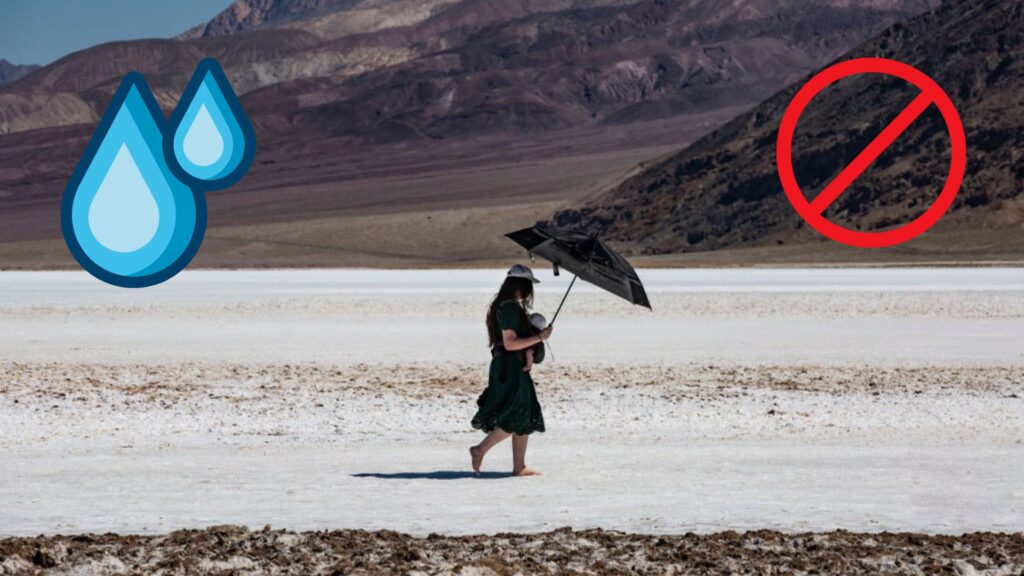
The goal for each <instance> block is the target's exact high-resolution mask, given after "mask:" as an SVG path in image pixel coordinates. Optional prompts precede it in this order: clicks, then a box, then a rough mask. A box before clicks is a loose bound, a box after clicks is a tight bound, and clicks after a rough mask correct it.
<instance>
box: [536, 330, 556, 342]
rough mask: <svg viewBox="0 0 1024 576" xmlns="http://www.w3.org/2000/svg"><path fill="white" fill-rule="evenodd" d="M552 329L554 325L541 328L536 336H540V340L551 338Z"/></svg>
mask: <svg viewBox="0 0 1024 576" xmlns="http://www.w3.org/2000/svg"><path fill="white" fill-rule="evenodd" d="M554 330H555V327H554V326H548V327H547V328H545V329H543V330H541V331H540V334H538V336H540V340H541V342H543V341H545V340H547V339H548V338H551V333H552V332H554Z"/></svg>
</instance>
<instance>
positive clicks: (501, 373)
mask: <svg viewBox="0 0 1024 576" xmlns="http://www.w3.org/2000/svg"><path fill="white" fill-rule="evenodd" d="M538 282H540V281H539V280H537V279H536V278H534V277H533V271H532V270H530V269H529V268H527V267H526V266H522V265H519V264H516V265H515V266H513V267H512V268H511V269H509V271H508V274H507V275H506V277H505V281H504V283H502V285H501V288H500V289H499V290H498V293H497V295H495V297H494V300H493V301H492V302H491V305H490V308H489V309H488V311H487V335H488V339H489V341H490V344H491V370H490V376H489V377H488V380H487V389H486V390H484V393H483V394H482V395H481V396H480V399H479V400H478V401H477V404H478V405H479V407H480V409H479V411H477V413H476V416H474V417H473V428H476V429H477V430H483V431H484V432H487V436H486V437H484V439H483V441H482V442H480V443H479V444H477V445H476V446H473V447H472V448H470V449H469V453H470V456H471V457H472V461H473V472H474V473H475V474H476V475H477V476H479V475H480V465H481V464H482V463H483V460H484V456H485V455H486V454H487V451H488V450H490V449H491V448H493V447H494V446H495V445H497V444H498V443H499V442H501V441H502V440H504V439H506V438H508V437H509V436H511V437H512V475H513V476H536V475H539V474H540V472H538V471H536V470H534V469H532V468H528V467H527V466H526V442H527V440H528V439H529V436H530V434H532V433H534V432H543V431H544V415H543V414H541V409H540V403H539V402H538V401H537V392H536V390H535V389H534V386H533V378H532V377H531V376H530V370H531V369H532V368H533V358H534V349H535V348H536V347H537V346H538V345H540V346H543V342H544V341H545V340H547V339H548V337H550V336H551V331H552V328H550V327H548V328H544V329H543V330H540V331H537V330H535V329H534V328H533V326H532V325H531V324H530V321H529V318H528V317H527V312H526V311H527V310H528V309H529V308H530V307H531V306H532V305H533V285H534V284H536V283H538Z"/></svg>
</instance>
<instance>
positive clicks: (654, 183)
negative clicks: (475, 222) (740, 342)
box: [556, 0, 1024, 261]
mask: <svg viewBox="0 0 1024 576" xmlns="http://www.w3.org/2000/svg"><path fill="white" fill-rule="evenodd" d="M870 56H877V57H885V58H893V59H897V60H901V61H903V62H906V63H909V64H911V65H913V66H915V67H916V68H918V69H919V70H921V71H923V72H925V73H927V74H928V75H930V76H931V77H932V78H933V79H934V80H936V81H937V82H938V84H939V85H940V86H942V87H944V89H945V91H946V92H947V93H948V94H949V96H950V98H951V99H952V100H953V102H954V104H955V105H956V107H957V109H958V111H959V113H960V116H961V118H962V120H963V124H964V127H965V131H966V135H967V144H968V146H967V149H968V162H967V174H966V177H965V179H964V182H963V187H962V189H961V191H960V194H959V195H958V197H957V200H956V202H955V203H954V204H953V206H952V208H951V211H950V213H949V214H948V215H947V216H946V217H945V218H944V219H943V220H942V221H940V223H939V225H937V226H936V228H935V229H934V232H932V233H930V234H926V235H925V236H922V237H921V238H920V239H919V240H917V241H914V242H910V243H908V244H905V245H903V246H901V247H900V248H899V249H897V250H895V252H898V253H901V254H904V255H909V256H913V255H915V254H916V255H918V256H926V257H942V256H945V257H952V258H959V259H962V260H968V261H969V260H971V259H974V258H985V257H993V256H995V257H1005V258H1019V255H1020V254H1021V251H1022V249H1024V240H1022V238H1024V195H1022V193H1024V4H1021V3H1020V2H1017V1H1014V0H984V1H979V0H962V1H957V2H949V3H947V4H946V5H945V6H944V7H942V8H940V9H939V10H937V11H935V12H933V13H929V14H926V15H923V16H920V17H918V18H914V19H911V20H909V21H908V22H906V23H900V24H897V25H895V26H893V27H891V28H890V29H889V30H887V31H886V32H885V33H883V34H881V35H880V36H878V37H876V38H874V39H872V40H870V41H869V42H867V43H865V44H864V45H862V46H860V47H858V48H857V49H855V50H853V51H852V52H850V53H849V54H847V55H844V57H843V59H844V60H845V59H849V58H856V57H870ZM801 85H802V82H799V83H797V84H796V85H794V86H792V87H790V88H789V89H786V90H784V91H782V92H780V93H779V94H776V95H775V96H774V97H772V98H770V99H768V100H767V101H765V102H764V103H762V104H761V105H759V106H757V107H756V108H754V109H753V110H751V111H749V112H747V113H745V114H742V115H741V116H739V117H738V118H736V119H734V120H733V121H731V122H729V123H728V124H727V125H726V126H724V127H722V128H721V129H719V130H717V131H715V132H713V133H712V134H709V135H708V136H706V137H704V138H703V139H701V140H700V141H698V142H697V143H695V144H694V145H692V146H690V147H688V148H686V149H684V150H682V151H679V152H678V153H675V154H672V155H669V156H668V157H665V158H663V159H661V160H660V161H659V162H656V163H654V164H653V165H651V166H649V167H648V168H647V169H646V170H645V171H643V172H642V173H639V174H637V175H635V176H634V177H632V178H630V179H628V180H627V181H625V182H623V183H622V184H621V185H618V186H615V187H614V188H612V189H611V190H608V191H607V192H606V193H604V194H602V195H601V196H600V197H598V198H593V199H591V200H590V201H589V202H587V203H586V204H585V205H584V206H582V207H580V208H576V209H570V210H566V211H562V212H560V213H559V214H558V215H557V217H556V220H557V221H558V222H559V223H561V224H563V225H571V226H582V227H584V228H586V229H588V230H590V231H592V232H594V233H599V234H601V235H603V236H605V237H606V238H608V239H610V240H616V241H619V242H620V243H624V244H627V245H629V246H631V247H632V249H633V251H635V252H644V253H650V254H667V253H676V254H678V253H683V252H696V251H706V250H715V249H718V248H723V247H730V248H735V247H737V246H746V247H758V246H779V245H785V244H793V243H796V244H802V243H806V242H808V241H812V240H813V239H815V238H817V235H816V234H815V233H813V232H812V231H809V230H808V229H807V227H806V226H805V225H804V222H803V221H802V220H801V219H800V218H799V217H798V216H797V215H796V214H795V212H794V210H793V208H792V207H791V206H790V204H789V202H788V201H787V199H786V198H785V196H784V194H783V191H782V187H781V184H780V181H779V178H778V175H777V170H776V156H775V141H776V133H777V131H778V127H779V124H780V122H781V120H782V115H783V113H784V111H785V109H786V107H787V105H788V104H789V102H790V100H791V99H792V98H793V96H794V94H795V92H796V90H797V89H798V88H799V86H801ZM919 93H920V92H919V90H918V89H917V88H914V87H912V86H911V85H910V84H908V83H907V82H904V81H903V80H899V79H894V78H887V77H884V76H881V75H866V76H857V77H852V78H848V79H845V80H841V81H840V82H838V83H837V84H835V85H834V86H833V87H831V88H829V89H827V90H826V91H825V92H823V93H822V94H820V95H819V96H818V97H816V98H815V99H814V100H813V102H812V104H811V105H810V106H809V107H808V109H807V111H806V112H805V115H804V116H802V117H801V120H800V122H799V124H798V131H797V134H796V137H795V138H794V144H793V147H794V169H795V173H796V175H797V180H798V182H799V183H800V185H801V187H802V189H803V190H804V192H805V193H806V195H807V196H808V198H813V197H814V196H815V195H816V194H817V193H818V192H819V191H820V190H821V189H822V188H823V187H824V186H825V185H826V184H828V183H829V182H831V181H832V180H833V179H834V178H835V177H836V176H837V175H838V173H839V172H840V170H842V169H843V168H844V167H846V166H847V165H848V164H849V163H850V162H851V161H852V160H853V158H854V157H855V156H856V155H857V154H858V153H860V151H861V150H863V148H864V147H865V146H866V144H867V143H868V142H870V141H871V140H873V139H874V138H875V136H876V135H878V134H879V132H881V130H882V129H883V128H884V127H885V126H887V125H888V124H889V123H890V122H891V121H892V120H893V118H895V117H896V115H897V114H898V113H899V112H900V111H902V110H903V109H904V108H906V107H907V105H908V104H909V103H910V102H911V101H912V100H913V99H914V98H916V97H917V95H918V94H919ZM949 162H950V138H949V133H948V131H947V129H946V125H945V123H944V122H943V120H942V117H941V115H940V114H939V113H938V109H937V108H936V107H935V106H934V105H932V106H930V107H929V108H928V109H927V110H926V111H925V112H924V114H923V115H922V116H921V117H920V118H918V119H917V120H916V121H915V122H914V123H913V124H911V126H910V128H909V129H908V130H907V131H906V132H904V133H903V134H902V135H901V136H900V137H899V138H898V139H897V140H896V142H895V143H894V144H893V146H892V147H890V148H889V149H888V150H887V151H886V152H885V153H884V154H883V155H882V156H881V157H879V158H878V160H877V161H875V163H874V164H873V165H872V166H871V167H870V168H869V169H868V170H867V172H866V173H865V174H864V175H863V176H862V177H861V178H858V179H857V180H856V181H855V183H854V184H853V185H852V186H851V187H850V188H849V189H848V190H847V191H846V192H845V193H844V194H843V195H841V196H840V197H839V198H838V200H837V201H836V202H835V203H834V204H832V205H831V206H830V207H829V208H828V210H827V211H826V212H825V215H826V216H827V217H828V218H829V219H830V220H832V221H833V222H836V223H837V224H840V225H842V226H845V227H847V228H850V229H854V230H860V231H865V232H873V231H880V230H887V229H892V228H893V227H898V226H901V225H903V224H905V223H907V222H910V221H911V220H913V219H915V218H917V217H918V216H919V215H920V214H922V213H923V212H924V210H925V209H927V208H928V207H929V206H931V204H932V202H934V200H935V198H936V197H937V196H938V194H939V191H940V190H941V189H942V187H943V184H944V182H945V179H946V175H947V173H948V171H949ZM852 250H854V249H851V251H852Z"/></svg>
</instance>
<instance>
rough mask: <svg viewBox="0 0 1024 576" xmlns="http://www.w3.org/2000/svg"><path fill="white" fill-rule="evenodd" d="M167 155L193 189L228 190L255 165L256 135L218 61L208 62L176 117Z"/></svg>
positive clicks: (190, 87) (197, 72)
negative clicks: (253, 160) (175, 162)
mask: <svg viewBox="0 0 1024 576" xmlns="http://www.w3.org/2000/svg"><path fill="white" fill-rule="evenodd" d="M171 126H172V128H173V130H174V137H173V138H172V139H171V141H170V142H168V143H167V144H166V145H167V146H168V147H169V150H168V151H167V155H168V156H169V157H171V158H174V159H175V160H176V161H177V166H176V167H174V168H176V170H175V171H176V173H177V174H178V176H179V177H180V178H181V179H183V180H185V181H187V182H189V183H190V184H191V185H192V186H193V187H194V188H201V189H203V190H214V189H220V188H226V187H228V186H230V185H231V184H233V183H234V182H235V181H237V180H238V179H239V178H241V177H242V175H243V174H245V172H246V171H247V170H248V169H249V165H250V164H252V159H253V156H254V154H255V147H256V146H255V143H256V140H255V136H254V135H253V130H252V124H251V123H250V122H249V119H248V117H247V116H246V115H245V112H244V111H243V110H242V106H241V104H240V103H239V102H238V97H237V96H235V92H234V90H232V89H231V84H230V83H229V82H228V80H227V77H226V76H225V75H224V72H223V70H221V68H220V66H219V65H218V64H217V62H216V61H215V60H212V59H207V60H203V61H202V62H201V63H200V64H199V67H198V68H196V72H195V74H194V75H193V77H192V80H191V81H190V82H189V85H188V87H187V88H186V89H185V92H184V93H183V94H182V96H181V101H180V102H178V107H177V108H176V109H175V111H174V114H173V115H172V116H171Z"/></svg>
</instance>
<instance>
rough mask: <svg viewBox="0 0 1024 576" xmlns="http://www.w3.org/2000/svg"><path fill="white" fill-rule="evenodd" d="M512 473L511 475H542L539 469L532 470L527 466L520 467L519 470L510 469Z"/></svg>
mask: <svg viewBox="0 0 1024 576" xmlns="http://www.w3.org/2000/svg"><path fill="white" fill-rule="evenodd" d="M512 475H513V476H542V474H541V473H540V471H539V470H534V469H533V468H529V467H526V468H522V469H520V470H513V471H512Z"/></svg>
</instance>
